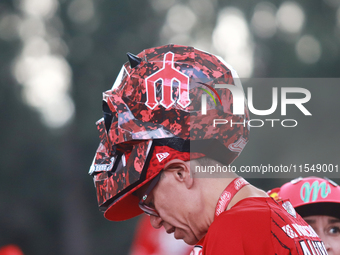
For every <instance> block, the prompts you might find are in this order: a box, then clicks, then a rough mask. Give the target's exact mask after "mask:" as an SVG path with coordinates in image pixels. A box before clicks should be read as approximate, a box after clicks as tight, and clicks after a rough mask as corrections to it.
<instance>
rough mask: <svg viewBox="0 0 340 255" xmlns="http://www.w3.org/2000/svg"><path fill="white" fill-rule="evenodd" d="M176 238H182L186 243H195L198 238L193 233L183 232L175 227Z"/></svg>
mask: <svg viewBox="0 0 340 255" xmlns="http://www.w3.org/2000/svg"><path fill="white" fill-rule="evenodd" d="M174 237H175V238H176V239H183V241H184V242H185V243H186V244H189V245H195V244H196V243H197V242H198V240H197V239H196V237H195V236H194V235H188V234H185V233H184V232H183V231H182V230H181V229H176V230H175V233H174Z"/></svg>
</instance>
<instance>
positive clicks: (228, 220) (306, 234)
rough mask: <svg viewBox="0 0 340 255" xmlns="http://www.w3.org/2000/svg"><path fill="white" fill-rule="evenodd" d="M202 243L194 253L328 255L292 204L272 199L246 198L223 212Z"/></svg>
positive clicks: (215, 254) (215, 220)
mask: <svg viewBox="0 0 340 255" xmlns="http://www.w3.org/2000/svg"><path fill="white" fill-rule="evenodd" d="M284 207H285V208H286V209H285V208H284ZM288 212H289V213H288ZM200 244H201V245H200ZM200 244H198V245H196V246H195V248H194V250H193V251H192V253H191V254H194V255H196V254H203V255H221V254H231V255H241V254H250V255H257V254H258V255H264V254H292V255H295V254H298V255H326V254H327V251H326V249H325V246H324V244H323V243H322V241H321V240H320V238H319V237H318V236H317V234H316V233H315V231H314V230H313V229H312V227H310V226H309V225H308V224H307V223H306V222H305V221H304V220H303V219H302V218H301V216H300V215H298V214H297V213H295V210H294V208H293V207H292V206H291V204H290V203H289V202H285V203H282V202H281V203H278V202H276V201H274V200H273V199H272V198H270V197H251V198H246V199H243V200H241V201H239V202H238V203H237V204H235V205H234V206H233V207H232V208H231V209H230V210H228V211H224V212H222V213H221V214H220V215H218V216H217V217H215V219H214V221H213V223H212V224H211V225H210V227H209V230H208V232H207V234H206V235H205V237H204V238H203V239H202V240H201V241H200Z"/></svg>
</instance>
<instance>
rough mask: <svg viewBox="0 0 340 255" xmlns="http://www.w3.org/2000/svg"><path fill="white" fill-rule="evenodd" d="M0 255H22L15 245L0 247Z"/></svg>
mask: <svg viewBox="0 0 340 255" xmlns="http://www.w3.org/2000/svg"><path fill="white" fill-rule="evenodd" d="M0 255H24V253H23V252H22V251H21V249H20V247H19V246H17V245H15V244H7V245H5V246H2V247H0Z"/></svg>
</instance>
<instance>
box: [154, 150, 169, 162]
mask: <svg viewBox="0 0 340 255" xmlns="http://www.w3.org/2000/svg"><path fill="white" fill-rule="evenodd" d="M169 155H170V154H169V153H168V152H164V153H157V154H156V157H157V159H158V161H159V162H161V161H162V160H163V159H165V158H167V157H168V156H169Z"/></svg>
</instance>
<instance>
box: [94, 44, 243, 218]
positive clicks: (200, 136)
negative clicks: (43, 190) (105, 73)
mask: <svg viewBox="0 0 340 255" xmlns="http://www.w3.org/2000/svg"><path fill="white" fill-rule="evenodd" d="M128 58H129V62H127V63H125V64H124V65H123V67H122V69H121V71H120V73H119V75H118V77H117V79H116V81H115V83H114V85H113V87H112V89H111V90H108V91H106V92H104V93H103V112H104V118H102V119H100V120H99V121H98V122H97V123H96V124H97V128H98V130H99V134H100V140H101V141H100V144H99V147H98V149H97V152H96V155H95V157H94V160H93V163H92V165H91V167H90V174H91V175H92V176H93V178H94V183H95V187H96V190H97V198H98V204H99V208H100V209H101V210H104V211H105V214H104V216H105V217H106V218H107V219H109V220H113V221H121V220H127V219H129V218H132V217H134V216H137V215H139V214H141V213H142V212H143V211H142V210H141V209H140V208H139V206H138V202H139V200H138V198H137V197H136V196H134V195H133V194H132V193H133V192H134V191H135V190H136V189H138V188H140V187H141V186H143V185H144V184H146V183H147V182H149V181H150V180H151V179H153V178H154V177H155V176H156V175H157V174H158V173H159V172H160V171H161V170H162V169H163V168H164V165H165V164H166V163H167V162H169V161H170V160H172V159H182V160H184V161H188V160H190V159H194V158H199V157H203V156H207V157H210V158H213V159H216V160H218V161H220V162H221V163H224V164H230V163H231V162H232V161H233V160H234V159H235V158H236V157H237V156H238V155H239V154H240V153H241V151H242V149H243V148H244V146H245V144H246V143H247V141H248V133H249V130H248V128H247V124H246V123H247V121H248V120H249V113H248V108H247V106H246V103H245V101H244V103H242V104H243V105H244V106H245V111H244V114H237V115H236V114H233V105H234V104H233V95H232V92H231V89H230V90H229V89H225V88H224V89H218V93H219V94H217V92H216V90H215V89H214V86H215V85H216V84H229V85H232V86H233V87H234V86H235V88H236V87H237V88H238V89H239V90H242V93H243V89H242V85H241V83H240V82H239V80H238V79H237V78H238V77H237V74H236V72H235V71H234V70H233V69H232V68H231V67H230V66H229V65H228V64H226V63H225V62H224V61H223V60H222V59H221V58H220V57H217V56H214V55H212V54H209V53H207V52H204V51H200V50H198V49H195V48H193V47H187V46H180V45H165V46H160V47H156V48H150V49H146V50H144V51H142V52H141V53H139V54H138V55H137V56H134V55H132V54H130V53H128ZM209 90H210V91H213V92H214V93H215V95H216V97H217V98H218V99H219V102H220V103H219V104H218V103H216V101H215V99H214V98H213V97H212V100H210V98H208V99H209V100H207V105H206V114H204V112H203V111H201V96H202V94H205V93H208V94H209V95H211V96H212V94H211V92H209ZM214 119H223V120H225V123H227V122H229V123H230V122H231V121H232V122H233V123H238V124H234V125H219V127H214V126H213V121H214Z"/></svg>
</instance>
